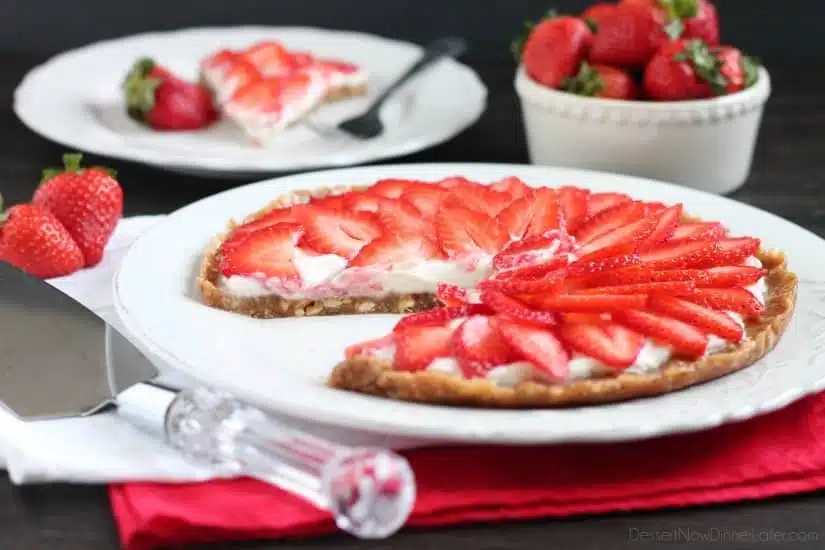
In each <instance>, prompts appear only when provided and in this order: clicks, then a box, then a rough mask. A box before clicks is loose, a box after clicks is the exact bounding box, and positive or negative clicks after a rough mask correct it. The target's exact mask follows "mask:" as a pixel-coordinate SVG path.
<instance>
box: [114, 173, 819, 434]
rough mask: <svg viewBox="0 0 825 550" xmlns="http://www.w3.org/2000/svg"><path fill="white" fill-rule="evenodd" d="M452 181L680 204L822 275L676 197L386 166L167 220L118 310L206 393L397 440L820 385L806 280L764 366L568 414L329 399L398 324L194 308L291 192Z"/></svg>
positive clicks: (705, 414)
mask: <svg viewBox="0 0 825 550" xmlns="http://www.w3.org/2000/svg"><path fill="white" fill-rule="evenodd" d="M450 175H464V176H467V177H469V178H471V179H476V180H482V181H488V180H497V179H500V178H502V177H505V176H509V175H515V176H519V177H521V178H522V179H524V180H525V181H527V182H528V183H530V184H533V185H577V186H582V187H588V188H590V189H593V190H596V191H624V192H627V193H630V194H632V195H633V196H634V197H636V198H639V199H644V200H654V201H661V202H664V203H674V202H682V203H683V204H684V206H685V208H686V209H687V211H688V212H691V213H692V214H696V215H699V216H702V217H703V218H706V219H712V220H722V221H724V222H725V223H726V224H727V225H728V227H729V228H730V229H731V230H732V231H733V232H735V233H739V234H749V235H754V236H758V237H761V238H762V239H763V245H764V246H765V247H767V248H781V249H782V250H784V251H785V252H786V253H787V255H788V258H789V262H790V266H791V268H792V269H793V270H794V271H795V272H796V273H798V274H799V275H800V277H801V278H802V279H803V280H806V281H815V280H816V279H817V278H818V277H822V273H825V241H823V240H822V239H820V238H819V237H817V236H815V235H814V234H812V233H810V232H808V231H806V230H804V229H802V228H800V227H798V226H796V225H794V224H792V223H790V222H787V221H785V220H783V219H781V218H778V217H776V216H774V215H772V214H768V213H766V212H763V211H761V210H758V209H756V208H753V207H750V206H746V205H744V204H740V203H738V202H735V201H732V200H730V199H726V198H722V197H718V196H714V195H710V194H707V193H703V192H700V191H695V190H690V189H686V188H684V187H680V186H676V185H671V184H665V183H660V182H656V181H651V180H644V179H639V178H632V177H628V176H618V175H611V174H606V173H598V172H587V171H581V170H572V169H559V168H546V167H538V166H523V165H493V164H440V165H435V164H421V165H391V166H376V167H363V168H355V169H349V170H335V171H326V172H317V173H309V174H303V175H297V176H290V177H285V178H279V179H273V180H269V181H264V182H261V183H256V184H251V185H247V186H244V187H240V188H237V189H233V190H230V191H226V192H223V193H220V194H217V195H214V196H212V197H209V198H206V199H203V200H201V201H198V202H196V203H194V204H192V205H189V206H187V207H185V208H183V209H181V210H178V211H177V212H174V213H173V214H171V215H169V216H168V217H167V218H166V219H164V220H163V221H161V222H160V223H158V224H157V225H156V226H155V227H153V228H152V229H150V230H149V231H148V232H147V233H146V234H144V235H143V236H142V237H140V239H139V240H138V241H137V242H136V243H135V244H134V245H133V246H132V248H131V249H130V250H129V252H128V253H127V255H126V257H125V258H124V260H123V262H122V264H121V267H120V270H119V271H118V273H117V275H116V277H115V282H114V301H115V307H116V309H117V312H118V314H119V315H120V316H121V318H122V321H123V323H124V324H125V325H126V327H127V328H128V330H129V332H130V334H132V335H133V336H134V337H135V338H136V343H137V344H138V345H139V346H140V347H141V348H142V349H143V350H144V351H145V352H147V353H150V354H152V355H154V356H156V357H159V358H161V359H162V360H163V362H164V363H165V364H167V365H173V366H174V368H176V369H179V370H180V371H182V372H183V373H185V374H187V375H189V376H192V377H194V378H196V379H198V380H201V381H202V382H204V383H208V384H213V385H215V386H218V387H222V388H225V389H227V390H229V391H232V392H234V393H235V394H236V395H238V396H239V397H241V398H243V399H247V400H249V401H251V402H253V403H255V404H257V405H260V406H263V407H267V408H270V409H272V410H275V411H279V412H281V413H284V414H287V415H290V416H294V417H299V418H304V419H308V420H314V421H318V422H322V423H326V424H332V425H338V426H343V427H350V428H358V429H361V430H369V431H373V432H380V433H385V434H391V435H394V436H407V437H416V438H426V439H434V440H443V441H463V442H497V443H520V444H528V443H530V444H533V443H559V442H570V441H616V440H631V439H640V438H646V437H651V436H657V435H663V434H669V433H676V432H685V431H693V430H699V429H704V428H710V427H713V426H718V425H720V424H723V423H726V422H731V421H735V420H741V419H745V418H749V417H752V416H754V415H757V414H761V413H766V412H769V411H772V410H775V409H777V408H780V407H782V406H784V405H786V404H788V403H790V402H792V401H794V400H796V399H799V398H800V397H803V396H804V395H807V394H809V393H812V392H815V391H818V390H820V389H822V388H823V387H825V359H823V357H822V355H821V353H822V350H823V344H825V340H823V338H821V335H822V333H823V332H825V331H823V328H825V323H823V319H825V317H823V315H825V302H823V300H822V294H821V293H820V286H817V285H816V284H814V283H813V282H810V283H809V282H806V283H804V284H803V285H802V288H801V290H800V298H799V307H798V309H797V312H796V314H795V316H794V319H793V321H792V322H791V325H790V327H789V329H788V332H787V334H786V336H785V337H784V338H783V340H782V342H781V343H780V344H779V346H778V347H777V349H776V350H774V352H772V353H771V354H770V355H769V356H768V357H766V358H765V359H764V360H762V361H760V362H759V363H758V364H756V365H753V366H752V367H750V368H748V369H745V370H744V371H742V372H740V373H737V374H734V375H731V376H728V377H725V378H723V379H720V380H717V381H714V382H711V383H708V384H705V385H702V386H697V387H694V388H690V389H687V390H684V391H680V392H676V393H672V394H669V395H665V396H662V397H657V398H652V399H642V400H636V401H630V402H625V403H620V404H615V405H605V406H596V407H585V408H574V409H566V410H526V411H500V410H479V409H462V408H453V407H441V406H429V405H418V404H411V403H403V402H397V401H391V400H386V399H380V398H375V397H368V396H363V395H358V394H355V393H350V392H345V391H340V390H334V389H330V388H328V387H326V386H325V385H324V381H325V378H326V377H327V375H328V374H329V372H330V371H331V369H332V368H333V367H334V365H335V364H336V363H337V362H339V361H340V360H341V359H342V358H343V351H344V348H345V347H346V346H347V345H348V344H350V343H352V342H355V341H359V340H362V339H367V338H374V337H377V336H381V335H383V334H385V333H386V332H387V331H389V330H390V329H391V327H392V326H393V325H394V323H395V322H396V321H397V320H398V318H399V316H397V315H364V316H332V317H320V318H301V319H272V320H257V319H251V318H247V317H243V316H240V315H236V314H233V313H228V312H225V311H220V310H217V309H212V308H209V307H206V306H204V305H202V304H201V303H200V301H199V296H198V292H197V290H196V289H195V285H194V277H195V273H196V269H197V265H198V263H199V262H200V258H201V254H202V251H203V249H204V247H205V246H207V244H208V243H209V241H210V239H211V238H212V236H213V235H215V234H216V233H219V232H221V231H222V230H223V229H224V227H225V224H226V222H227V220H228V219H229V218H230V217H234V218H242V217H244V216H245V215H247V214H248V213H250V212H253V211H255V210H257V209H259V208H260V207H261V206H263V205H264V204H265V203H267V202H268V201H270V200H271V199H273V198H274V197H276V196H278V195H279V194H281V193H283V192H285V191H289V190H295V189H309V188H314V187H319V186H325V185H329V184H331V183H335V184H338V185H355V184H365V183H370V182H372V181H375V180H377V179H379V178H384V177H399V178H420V179H425V180H427V179H438V178H442V177H446V176H450ZM821 286H822V288H825V284H823V285H821Z"/></svg>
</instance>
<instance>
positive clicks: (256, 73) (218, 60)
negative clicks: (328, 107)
mask: <svg viewBox="0 0 825 550" xmlns="http://www.w3.org/2000/svg"><path fill="white" fill-rule="evenodd" d="M200 73H201V80H202V81H203V82H204V83H205V84H206V86H207V87H208V88H209V89H211V90H212V92H213V94H214V97H215V101H216V103H217V105H218V107H219V108H220V110H221V111H222V112H223V114H225V115H226V117H227V118H229V119H230V120H232V121H234V122H235V123H236V124H238V126H240V127H241V129H242V130H243V131H244V132H245V133H246V134H247V136H249V137H250V138H251V139H252V140H253V141H254V142H256V143H258V144H261V145H263V144H266V143H267V142H268V141H269V139H271V138H272V137H273V136H274V135H277V134H278V133H279V132H281V131H282V130H284V129H285V128H288V127H289V126H291V125H293V124H295V123H296V122H298V121H300V120H301V119H303V118H305V117H306V116H308V115H309V114H310V113H312V112H313V111H314V110H315V109H317V108H318V107H319V106H320V105H322V104H324V103H327V102H331V101H336V100H340V99H345V98H349V97H355V96H360V95H364V94H365V93H366V91H367V82H368V76H367V73H366V72H365V71H364V70H363V69H361V68H360V67H358V66H356V65H354V64H352V63H347V62H344V61H338V60H332V59H319V58H317V57H315V56H313V55H312V54H310V53H308V52H302V51H290V50H288V49H287V48H286V46H284V45H283V44H281V43H279V42H275V41H265V42H259V43H257V44H253V45H252V46H250V47H249V48H247V49H246V50H240V51H236V50H227V49H224V50H220V51H218V52H215V53H213V54H211V55H209V56H207V57H206V58H205V59H203V60H202V62H201V66H200Z"/></svg>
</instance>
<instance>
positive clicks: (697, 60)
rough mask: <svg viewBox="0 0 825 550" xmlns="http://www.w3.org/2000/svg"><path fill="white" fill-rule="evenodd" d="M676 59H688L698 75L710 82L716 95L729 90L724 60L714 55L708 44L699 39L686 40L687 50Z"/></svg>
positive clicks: (677, 55) (675, 57) (681, 60)
mask: <svg viewBox="0 0 825 550" xmlns="http://www.w3.org/2000/svg"><path fill="white" fill-rule="evenodd" d="M673 60H674V61H678V62H683V61H687V62H688V63H690V65H691V66H692V67H693V70H694V71H696V75H697V76H698V77H699V78H701V79H702V80H704V81H705V82H707V83H708V85H709V86H710V87H711V89H712V90H713V93H715V94H716V95H723V94H724V93H725V92H726V91H727V87H728V79H727V77H725V75H724V73H722V65H723V63H722V61H721V60H720V59H719V58H717V57H716V56H715V55H713V52H711V51H710V49H709V48H708V45H707V44H705V43H704V42H703V41H701V40H699V39H694V40H688V41H687V42H685V50H684V51H682V52H679V53H677V54H676V55H674V56H673Z"/></svg>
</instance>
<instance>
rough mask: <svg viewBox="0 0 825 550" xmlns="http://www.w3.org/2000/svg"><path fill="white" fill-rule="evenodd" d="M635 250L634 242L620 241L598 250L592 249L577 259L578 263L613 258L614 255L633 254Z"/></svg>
mask: <svg viewBox="0 0 825 550" xmlns="http://www.w3.org/2000/svg"><path fill="white" fill-rule="evenodd" d="M635 250H636V244H635V243H632V242H631V243H620V244H616V245H612V246H606V247H604V248H601V249H599V250H594V251H593V252H590V253H588V254H584V255H582V256H579V258H578V260H577V261H578V262H580V263H588V262H595V261H597V260H604V259H607V258H613V257H615V256H629V255H631V254H633V252H634V251H635Z"/></svg>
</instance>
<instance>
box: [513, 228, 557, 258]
mask: <svg viewBox="0 0 825 550" xmlns="http://www.w3.org/2000/svg"><path fill="white" fill-rule="evenodd" d="M548 249H549V250H550V252H553V253H557V252H570V251H571V250H573V240H572V239H571V238H570V236H569V235H568V234H567V233H566V232H565V231H562V230H559V229H549V230H547V231H545V232H543V233H540V234H538V235H533V236H531V237H526V238H524V239H521V240H520V241H513V242H510V243H507V246H505V247H504V248H503V249H502V251H501V253H502V254H511V253H514V252H527V251H531V250H548Z"/></svg>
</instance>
